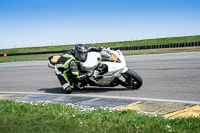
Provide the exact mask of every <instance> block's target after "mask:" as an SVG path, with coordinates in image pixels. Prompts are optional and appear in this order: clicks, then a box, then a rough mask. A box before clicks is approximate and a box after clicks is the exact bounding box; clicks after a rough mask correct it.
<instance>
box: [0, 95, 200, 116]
mask: <svg viewBox="0 0 200 133" xmlns="http://www.w3.org/2000/svg"><path fill="white" fill-rule="evenodd" d="M3 99H8V100H15V101H18V102H36V103H37V102H44V103H61V104H67V105H70V104H75V105H79V106H83V107H89V108H95V109H98V108H101V107H106V108H112V109H116V110H128V109H130V110H136V111H137V112H140V113H145V114H152V115H156V116H157V115H162V116H164V117H166V118H169V119H174V118H177V117H189V116H193V117H200V104H196V102H189V101H188V102H185V103H184V101H172V100H165V101H164V99H162V100H160V101H159V100H158V99H157V100H155V99H151V100H150V99H149V100H147V99H144V98H143V99H140V100H139V98H129V97H126V98H125V97H123V98H122V97H114V96H99V95H95V96H93V95H62V94H57V95H53V94H44V93H43V94H42V93H20V92H18V93H17V92H15V93H5V92H4V93H2V92H0V100H3ZM197 103H198V102H197Z"/></svg>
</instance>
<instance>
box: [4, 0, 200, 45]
mask: <svg viewBox="0 0 200 133" xmlns="http://www.w3.org/2000/svg"><path fill="white" fill-rule="evenodd" d="M199 7H200V0H0V49H6V48H14V47H34V46H46V45H66V44H76V43H96V42H97V43H101V42H112V41H124V40H141V39H149V38H161V37H173V36H187V35H200V8H199Z"/></svg>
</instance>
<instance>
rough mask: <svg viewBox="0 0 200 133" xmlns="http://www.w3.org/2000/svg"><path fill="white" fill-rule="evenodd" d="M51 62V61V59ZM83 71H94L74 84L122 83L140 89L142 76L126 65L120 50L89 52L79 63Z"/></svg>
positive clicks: (113, 84) (109, 85) (80, 86)
mask: <svg viewBox="0 0 200 133" xmlns="http://www.w3.org/2000/svg"><path fill="white" fill-rule="evenodd" d="M50 63H51V61H50ZM79 70H80V72H82V73H88V72H93V74H92V76H91V77H89V78H88V80H87V81H86V82H85V81H84V83H81V82H77V83H74V86H76V87H78V88H84V87H86V86H88V85H89V86H99V87H115V86H118V85H122V86H124V87H126V88H130V89H139V88H140V87H141V86H142V84H143V81H142V78H141V77H140V75H138V74H137V73H136V72H134V71H132V70H131V69H128V68H127V67H126V61H125V58H124V56H123V54H122V53H121V51H120V50H116V51H114V50H110V49H109V48H107V49H103V50H102V51H101V52H100V53H99V52H89V53H88V57H87V60H86V61H85V62H84V63H80V64H79Z"/></svg>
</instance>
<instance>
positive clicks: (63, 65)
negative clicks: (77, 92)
mask: <svg viewBox="0 0 200 133" xmlns="http://www.w3.org/2000/svg"><path fill="white" fill-rule="evenodd" d="M102 50H103V48H102V47H89V48H87V46H86V45H84V44H76V45H75V47H74V48H73V49H71V50H69V51H67V52H65V53H64V54H63V55H62V56H61V57H60V58H59V59H58V60H57V62H56V64H55V72H56V75H57V77H58V80H59V81H60V84H61V85H62V87H63V89H64V90H65V91H66V93H71V92H72V89H73V88H74V84H73V82H78V81H81V82H83V81H85V80H87V78H88V77H89V76H92V73H93V72H89V73H81V72H80V71H79V68H78V66H79V63H80V62H85V61H86V60H87V55H88V52H93V51H94V52H101V51H102ZM70 75H72V76H70ZM72 77H73V78H72ZM71 81H73V82H71ZM94 82H95V81H94ZM79 88H80V87H79Z"/></svg>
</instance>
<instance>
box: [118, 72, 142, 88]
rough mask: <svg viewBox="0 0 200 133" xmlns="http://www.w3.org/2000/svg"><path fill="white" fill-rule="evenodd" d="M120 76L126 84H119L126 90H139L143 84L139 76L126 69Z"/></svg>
mask: <svg viewBox="0 0 200 133" xmlns="http://www.w3.org/2000/svg"><path fill="white" fill-rule="evenodd" d="M122 76H123V77H124V78H125V79H126V82H125V83H121V85H122V86H124V87H126V88H128V89H139V88H140V87H141V86H142V84H143V81H142V78H141V77H140V75H138V74H137V73H136V72H134V71H132V70H131V69H128V70H127V71H126V72H125V73H122Z"/></svg>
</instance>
